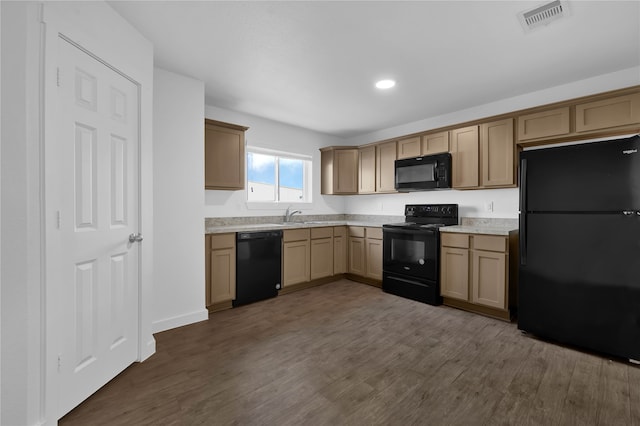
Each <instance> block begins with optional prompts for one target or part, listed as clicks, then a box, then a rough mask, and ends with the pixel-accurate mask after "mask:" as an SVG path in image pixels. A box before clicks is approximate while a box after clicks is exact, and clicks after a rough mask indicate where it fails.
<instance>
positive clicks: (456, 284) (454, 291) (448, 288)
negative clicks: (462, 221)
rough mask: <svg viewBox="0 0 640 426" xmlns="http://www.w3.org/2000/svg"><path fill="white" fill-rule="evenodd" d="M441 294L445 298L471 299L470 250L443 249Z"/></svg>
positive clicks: (441, 252) (441, 255) (441, 257)
mask: <svg viewBox="0 0 640 426" xmlns="http://www.w3.org/2000/svg"><path fill="white" fill-rule="evenodd" d="M440 259H441V267H440V271H441V280H440V281H441V282H440V294H441V295H442V296H443V297H445V296H446V297H453V298H455V299H461V300H468V299H469V250H467V249H461V248H454V247H444V246H443V247H442V249H441V251H440Z"/></svg>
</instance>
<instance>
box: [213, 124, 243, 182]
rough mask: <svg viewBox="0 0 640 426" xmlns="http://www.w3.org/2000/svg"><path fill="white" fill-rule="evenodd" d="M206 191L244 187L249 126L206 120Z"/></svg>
mask: <svg viewBox="0 0 640 426" xmlns="http://www.w3.org/2000/svg"><path fill="white" fill-rule="evenodd" d="M204 128H205V131H204V187H205V189H223V190H239V189H243V188H244V182H245V176H244V165H245V158H244V157H245V150H244V132H245V131H246V130H247V129H248V127H243V126H237V125H235V124H229V123H223V122H221V121H215V120H208V119H205V121H204Z"/></svg>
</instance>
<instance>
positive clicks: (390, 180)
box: [376, 142, 397, 192]
mask: <svg viewBox="0 0 640 426" xmlns="http://www.w3.org/2000/svg"><path fill="white" fill-rule="evenodd" d="M396 150H397V147H396V143H395V142H387V143H382V144H380V145H377V146H376V192H395V190H396V166H395V162H396Z"/></svg>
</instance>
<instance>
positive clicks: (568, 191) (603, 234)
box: [518, 136, 640, 360]
mask: <svg viewBox="0 0 640 426" xmlns="http://www.w3.org/2000/svg"><path fill="white" fill-rule="evenodd" d="M519 220H520V250H519V256H520V262H519V288H518V328H519V329H521V330H524V331H527V332H529V333H532V334H534V335H537V336H539V337H542V338H547V339H551V340H555V341H557V342H560V343H564V344H569V345H575V346H578V347H582V348H586V349H590V350H594V351H597V352H601V353H605V354H609V355H614V356H617V357H622V358H628V359H631V360H640V136H633V137H629V138H624V139H617V140H612V141H604V142H593V143H584V144H578V145H570V146H561V147H554V148H547V149H538V150H530V151H523V152H521V153H520V216H519Z"/></svg>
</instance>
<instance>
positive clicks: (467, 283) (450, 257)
mask: <svg viewBox="0 0 640 426" xmlns="http://www.w3.org/2000/svg"><path fill="white" fill-rule="evenodd" d="M440 253H441V256H440V294H441V295H442V296H443V298H444V304H445V305H449V306H455V307H458V308H462V309H466V310H469V311H474V312H478V313H482V314H485V315H490V316H493V317H497V318H501V319H505V320H510V319H511V309H512V308H514V307H515V304H516V280H517V265H516V264H515V262H516V260H517V233H515V232H512V233H511V234H510V235H509V236H501V235H481V234H457V233H448V232H443V233H442V237H441V250H440Z"/></svg>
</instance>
